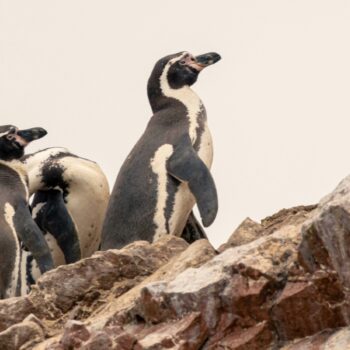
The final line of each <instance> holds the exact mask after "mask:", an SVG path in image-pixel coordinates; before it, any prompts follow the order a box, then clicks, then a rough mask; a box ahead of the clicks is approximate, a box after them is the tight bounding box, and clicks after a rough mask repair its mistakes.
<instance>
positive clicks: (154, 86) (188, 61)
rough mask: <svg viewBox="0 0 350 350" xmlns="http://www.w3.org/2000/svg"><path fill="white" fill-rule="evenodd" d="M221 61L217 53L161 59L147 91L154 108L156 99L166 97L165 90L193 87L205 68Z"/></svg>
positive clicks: (153, 72) (180, 54)
mask: <svg viewBox="0 0 350 350" xmlns="http://www.w3.org/2000/svg"><path fill="white" fill-rule="evenodd" d="M220 59H221V56H220V55H219V54H217V53H215V52H210V53H206V54H203V55H199V56H194V55H192V54H190V53H189V52H186V51H183V52H179V53H176V54H174V55H169V56H166V57H163V58H161V59H160V60H159V61H158V62H157V63H156V64H155V66H154V68H153V71H152V73H151V76H150V78H149V80H148V86H147V91H148V97H149V100H150V102H151V105H152V107H153V104H154V102H155V101H154V100H155V98H161V95H163V96H165V97H166V92H165V90H167V89H175V90H177V89H181V88H183V87H185V86H191V85H193V84H194V83H195V82H196V81H197V78H198V75H199V73H200V72H201V71H202V70H203V69H204V68H206V67H208V66H210V65H212V64H214V63H216V62H218V61H219V60H220Z"/></svg>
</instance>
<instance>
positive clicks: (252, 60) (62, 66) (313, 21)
mask: <svg viewBox="0 0 350 350" xmlns="http://www.w3.org/2000/svg"><path fill="white" fill-rule="evenodd" d="M349 39H350V2H349V1H345V0H344V1H336V0H332V1H322V0H314V1H311V0H293V1H292V0H290V1H284V0H275V1H270V0H266V1H262V0H260V1H249V0H242V1H235V0H226V1H224V0H221V1H220V0H217V1H204V0H201V1H197V0H194V1H185V0H178V1H166V0H157V1H155V0H148V1H116V0H113V1H112V0H103V1H101V0H100V1H97V0H94V1H93V0H69V1H68V0H59V1H58V0H56V1H53V0H40V1H38V0H31V1H27V0H23V1H16V0H6V1H5V0H0V118H1V124H7V123H11V124H15V125H17V126H19V127H21V128H27V127H32V126H42V127H44V128H46V129H47V130H48V132H49V134H48V135H47V136H46V137H45V138H44V139H42V140H40V141H37V142H36V143H35V144H33V145H32V146H31V148H30V149H29V150H30V151H34V150H37V149H40V148H45V147H50V146H64V147H67V148H69V149H70V150H71V151H72V152H73V153H76V154H78V155H80V156H83V157H86V158H89V159H92V160H94V161H97V162H98V163H99V164H100V166H101V167H102V169H103V170H104V171H105V173H106V175H107V177H108V179H109V181H110V184H111V187H112V185H113V183H114V180H115V178H116V175H117V173H118V170H119V168H120V166H121V164H122V162H123V161H124V159H125V158H126V156H127V154H128V153H129V151H130V150H131V148H132V146H133V145H134V144H135V143H136V141H137V140H138V138H139V137H140V135H141V134H142V132H143V130H144V129H145V127H146V125H147V122H148V120H149V118H150V117H151V115H152V113H151V109H150V107H149V104H148V100H147V94H146V83H147V79H148V76H149V74H150V72H151V70H152V68H153V65H154V63H155V62H156V61H157V60H158V59H159V58H161V57H163V56H165V55H167V54H171V53H175V52H178V51H184V50H186V51H190V52H192V53H193V54H202V53H206V52H209V51H216V52H218V53H220V54H221V56H222V61H220V62H218V63H217V64H216V65H214V66H212V67H209V68H208V69H207V70H205V71H204V72H202V73H201V75H200V77H199V80H198V82H197V83H196V85H194V90H195V91H197V93H198V94H199V96H200V97H201V98H202V100H203V102H204V104H205V106H206V109H207V112H208V121H209V126H210V129H211V131H212V134H213V140H214V164H213V168H212V174H213V177H214V180H215V182H216V185H217V189H218V195H219V213H218V216H217V219H216V221H215V222H214V224H213V225H212V226H211V227H210V228H209V229H208V230H207V232H208V235H209V238H210V240H211V242H212V243H213V244H214V245H215V246H217V245H218V244H220V243H222V242H224V241H225V240H226V239H227V238H228V237H229V235H230V234H231V233H232V232H233V230H234V228H235V227H237V225H238V224H239V223H240V222H241V221H242V220H243V219H244V218H245V217H247V216H249V217H251V218H252V219H255V220H260V219H261V218H264V217H265V216H267V215H270V214H273V213H274V212H276V211H277V210H279V209H281V208H284V207H286V208H287V207H291V206H295V205H300V204H312V203H315V202H318V201H319V199H320V198H321V197H323V196H324V195H325V194H327V193H328V192H330V191H331V190H332V189H333V188H334V187H335V186H336V185H337V183H338V182H339V181H340V180H341V179H342V178H344V177H345V176H346V175H348V174H349V173H350V155H349V153H350V152H349V150H350V137H349V133H350V103H349V97H350V45H349V41H350V40H349Z"/></svg>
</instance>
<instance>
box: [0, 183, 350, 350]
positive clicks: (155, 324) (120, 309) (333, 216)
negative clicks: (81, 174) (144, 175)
mask: <svg viewBox="0 0 350 350" xmlns="http://www.w3.org/2000/svg"><path fill="white" fill-rule="evenodd" d="M349 243H350V177H349V178H347V179H345V180H344V181H343V182H342V183H341V184H340V185H339V186H338V187H337V188H336V190H335V191H334V192H333V193H332V194H330V195H329V196H327V197H325V198H324V199H323V200H322V201H321V202H320V203H319V204H318V206H317V207H316V206H300V207H295V208H291V209H283V210H282V211H280V212H278V213H277V214H275V215H272V216H271V217H268V218H266V219H264V220H262V221H261V223H260V224H259V223H256V222H254V221H252V220H251V219H246V220H245V221H244V222H243V223H242V224H241V225H240V226H239V227H238V228H237V230H236V231H235V233H234V234H233V235H232V237H231V238H230V239H229V241H228V242H227V243H226V244H224V245H223V246H222V247H221V248H220V254H217V252H216V251H215V249H214V248H213V247H212V246H211V245H210V243H209V242H208V241H207V240H205V239H203V240H198V241H196V242H194V243H193V244H191V245H188V244H187V243H186V242H185V241H184V240H182V239H180V238H176V237H171V236H167V237H165V238H163V239H161V240H160V241H158V242H156V243H154V244H150V243H147V242H134V243H133V244H131V245H129V246H128V247H125V248H124V249H121V250H110V251H106V252H98V253H96V254H95V255H94V256H93V257H91V258H88V259H84V260H81V261H79V262H77V263H75V264H72V265H67V266H61V267H59V268H57V269H55V270H53V271H50V272H48V273H46V274H44V275H43V276H42V277H41V279H40V280H39V282H38V284H37V286H35V287H34V288H33V290H32V292H31V293H30V294H29V295H28V296H26V297H22V298H13V299H8V300H4V301H1V302H0V344H1V346H2V345H3V344H6V347H7V348H8V349H34V350H66V349H74V348H77V349H78V348H79V349H83V350H95V349H96V350H104V349H106V350H107V349H116V350H132V349H133V350H158V349H159V350H163V349H181V350H192V349H193V350H195V349H203V350H208V349H210V350H211V349H235V350H254V349H256V350H258V349H259V350H265V349H266V350H271V349H284V350H294V349H310V350H311V349H312V350H318V349H320V350H321V349H342V350H343V349H347V348H349V349H350V347H349V344H350V298H349V291H350V282H349V281H350V272H349V271H350V244H349ZM30 314H33V315H35V316H30V317H28V318H26V317H27V316H28V315H30ZM6 347H5V349H7V348H6ZM1 349H2V347H1Z"/></svg>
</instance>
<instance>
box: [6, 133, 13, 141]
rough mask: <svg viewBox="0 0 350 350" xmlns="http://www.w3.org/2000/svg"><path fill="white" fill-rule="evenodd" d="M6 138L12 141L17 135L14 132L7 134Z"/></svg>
mask: <svg viewBox="0 0 350 350" xmlns="http://www.w3.org/2000/svg"><path fill="white" fill-rule="evenodd" d="M6 138H7V139H8V140H10V141H12V140H13V139H14V138H15V137H14V135H13V134H10V135H6Z"/></svg>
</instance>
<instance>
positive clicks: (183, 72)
mask: <svg viewBox="0 0 350 350" xmlns="http://www.w3.org/2000/svg"><path fill="white" fill-rule="evenodd" d="M198 74H199V71H198V70H196V69H194V68H192V67H189V66H187V65H184V64H181V61H177V62H175V63H174V64H172V65H171V67H170V68H169V71H168V82H169V85H170V87H172V88H173V89H180V88H182V87H183V86H185V85H189V86H191V85H193V84H194V83H195V82H196V81H197V78H198Z"/></svg>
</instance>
